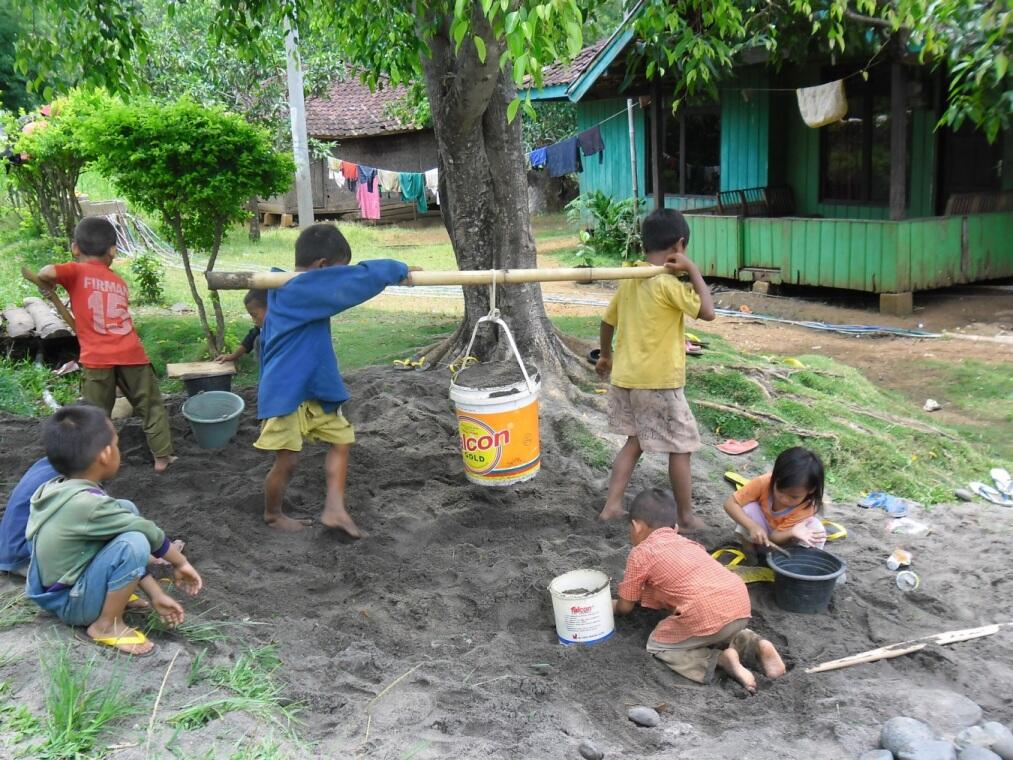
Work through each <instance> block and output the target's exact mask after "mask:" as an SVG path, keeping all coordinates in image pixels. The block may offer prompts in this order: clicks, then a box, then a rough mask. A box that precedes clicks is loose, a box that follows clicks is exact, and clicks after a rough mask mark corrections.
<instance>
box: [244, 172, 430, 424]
mask: <svg viewBox="0 0 1013 760" xmlns="http://www.w3.org/2000/svg"><path fill="white" fill-rule="evenodd" d="M420 176H421V175H420ZM407 276H408V266H407V265H406V264H404V263H402V262H400V261H394V260H393V259H375V260H372V261H363V262H361V263H359V264H354V265H345V266H330V267H324V268H322V269H310V270H307V271H305V272H303V273H302V274H300V275H299V276H298V277H295V278H293V279H292V280H289V281H288V282H287V283H285V284H284V285H283V286H282V287H280V288H277V289H275V290H270V291H268V294H267V318H266V319H265V321H264V327H263V328H262V330H261V333H260V386H259V388H258V389H257V418H258V419H261V420H265V419H268V418H269V417H284V416H285V415H286V414H291V413H292V412H294V411H295V410H296V409H298V408H299V405H300V404H301V403H303V402H304V401H311V400H312V401H317V402H319V404H320V406H321V407H323V409H324V411H327V412H332V411H334V410H335V409H337V408H338V407H339V406H340V405H341V404H342V403H343V402H345V401H347V400H348V397H349V396H348V389H347V388H346V387H345V382H344V380H342V379H341V373H340V371H339V370H338V360H337V357H335V355H334V345H333V343H332V342H331V317H332V316H334V315H335V314H340V313H341V312H343V311H345V310H346V309H350V308H352V307H353V306H358V305H359V304H360V303H362V302H364V301H368V300H369V299H370V298H372V297H373V296H375V295H377V294H379V293H381V292H383V289H384V288H385V287H387V286H388V285H395V284H397V283H399V282H401V280H403V279H404V278H405V277H407Z"/></svg>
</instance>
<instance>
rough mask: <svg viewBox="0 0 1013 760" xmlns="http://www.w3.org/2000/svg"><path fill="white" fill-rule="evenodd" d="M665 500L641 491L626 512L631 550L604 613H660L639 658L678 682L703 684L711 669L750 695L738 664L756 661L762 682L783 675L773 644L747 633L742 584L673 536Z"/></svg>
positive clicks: (750, 678) (653, 491)
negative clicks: (652, 660) (653, 660)
mask: <svg viewBox="0 0 1013 760" xmlns="http://www.w3.org/2000/svg"><path fill="white" fill-rule="evenodd" d="M676 514H677V507H676V504H675V499H674V498H673V496H672V494H671V493H669V492H667V491H662V490H661V489H658V488H650V489H647V490H646V491H641V492H640V493H639V494H638V495H637V497H636V498H635V499H634V500H633V503H632V504H631V505H630V511H629V515H630V543H632V544H633V551H631V552H630V556H629V559H628V560H627V562H626V572H625V574H624V575H623V580H622V582H621V583H620V584H619V588H618V591H619V598H618V599H615V600H614V601H613V603H612V607H613V609H614V611H615V613H616V614H618V615H627V614H629V613H630V612H632V611H633V608H634V607H636V605H637V604H638V603H639V604H640V605H641V606H642V607H647V608H649V609H655V610H666V611H667V612H669V613H670V614H669V616H668V617H666V618H665V619H664V620H662V621H661V622H660V623H658V625H657V626H655V628H654V630H653V631H652V632H651V636H650V638H648V639H647V651H648V652H650V653H651V654H653V655H654V656H655V657H657V658H658V659H659V660H661V661H662V662H664V663H665V664H666V665H667V666H668V667H669V668H671V669H672V670H674V671H675V672H676V673H678V674H679V675H681V676H685V677H686V678H688V679H690V680H691V681H696V682H697V683H710V682H711V681H712V680H713V679H714V673H715V670H716V669H717V668H719V667H720V668H721V669H722V670H724V671H725V672H726V673H728V675H730V676H731V677H732V678H734V679H735V680H736V681H738V682H739V683H740V684H742V685H743V686H745V687H746V690H747V691H749V693H750V694H752V693H755V692H756V677H755V676H754V675H753V673H752V672H751V671H750V670H749V669H748V668H747V667H746V666H745V665H744V664H743V661H746V662H748V661H750V660H754V661H757V662H758V664H759V665H760V667H761V669H762V670H763V673H764V675H766V676H767V677H768V678H778V677H780V676H782V675H784V663H783V662H782V661H781V656H780V655H779V654H778V652H777V650H776V649H775V648H774V645H773V644H772V643H771V642H769V641H767V640H766V639H762V638H760V637H759V636H758V635H757V634H755V633H753V632H752V631H751V630H749V628H747V626H748V624H749V618H750V616H751V614H752V607H751V605H750V602H749V592H748V591H747V590H746V584H745V583H743V582H742V580H741V579H740V578H739V577H738V576H736V575H734V574H733V573H731V572H730V571H729V570H727V569H726V568H724V567H723V566H722V565H721V563H719V562H718V561H717V560H715V559H714V558H713V557H711V556H710V555H709V554H708V553H707V550H706V549H704V548H703V547H702V546H700V544H698V543H696V542H695V541H691V540H689V539H688V538H684V537H683V536H680V535H679V530H678V526H677V525H676Z"/></svg>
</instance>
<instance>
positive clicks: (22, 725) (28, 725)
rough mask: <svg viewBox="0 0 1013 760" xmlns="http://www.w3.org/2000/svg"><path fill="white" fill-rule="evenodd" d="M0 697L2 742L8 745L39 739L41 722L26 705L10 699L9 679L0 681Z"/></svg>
mask: <svg viewBox="0 0 1013 760" xmlns="http://www.w3.org/2000/svg"><path fill="white" fill-rule="evenodd" d="M0 697H3V703H2V704H0V732H2V733H3V734H4V742H3V743H4V744H5V745H6V746H8V747H10V746H16V745H18V744H21V743H22V742H27V741H34V740H37V739H39V738H40V737H41V736H42V722H41V721H40V720H39V719H38V718H37V717H36V716H35V715H33V714H32V713H31V712H30V711H29V709H28V708H27V707H25V706H24V705H19V704H17V703H15V702H13V701H12V699H13V698H12V695H11V683H10V681H4V682H3V683H0ZM15 754H17V753H15Z"/></svg>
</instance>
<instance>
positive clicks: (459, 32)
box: [450, 19, 468, 51]
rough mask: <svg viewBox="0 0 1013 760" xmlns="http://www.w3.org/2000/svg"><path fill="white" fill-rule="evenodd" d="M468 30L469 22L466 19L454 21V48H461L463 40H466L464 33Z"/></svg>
mask: <svg viewBox="0 0 1013 760" xmlns="http://www.w3.org/2000/svg"><path fill="white" fill-rule="evenodd" d="M467 32H468V22H467V21H466V20H465V19H460V20H458V21H455V22H454V26H453V27H452V28H451V31H450V35H451V36H452V37H453V38H454V50H455V51H457V50H460V49H461V42H462V41H463V40H464V35H465V34H467Z"/></svg>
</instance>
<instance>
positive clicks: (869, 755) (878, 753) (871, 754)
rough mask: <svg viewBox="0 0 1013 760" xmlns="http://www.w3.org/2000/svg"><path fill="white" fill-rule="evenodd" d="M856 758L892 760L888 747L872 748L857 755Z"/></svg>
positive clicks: (862, 759) (863, 759)
mask: <svg viewBox="0 0 1013 760" xmlns="http://www.w3.org/2000/svg"><path fill="white" fill-rule="evenodd" d="M858 760H893V753H892V752H891V751H890V750H888V749H872V750H869V751H868V752H863V753H862V754H861V755H859V756H858Z"/></svg>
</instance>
